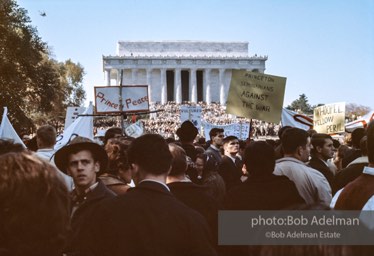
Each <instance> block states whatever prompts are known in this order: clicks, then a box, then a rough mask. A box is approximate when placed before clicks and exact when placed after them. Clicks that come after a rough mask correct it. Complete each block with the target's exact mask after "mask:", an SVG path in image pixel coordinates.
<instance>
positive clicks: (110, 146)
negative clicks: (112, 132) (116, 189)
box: [105, 138, 130, 175]
mask: <svg viewBox="0 0 374 256" xmlns="http://www.w3.org/2000/svg"><path fill="white" fill-rule="evenodd" d="M128 147H129V145H128V144H126V141H125V140H123V139H121V138H111V139H109V140H108V142H107V144H106V145H105V151H106V153H107V154H108V168H107V170H106V173H109V174H113V175H118V172H119V169H120V168H121V169H123V170H128V169H130V165H129V163H128V159H127V152H126V150H127V149H128Z"/></svg>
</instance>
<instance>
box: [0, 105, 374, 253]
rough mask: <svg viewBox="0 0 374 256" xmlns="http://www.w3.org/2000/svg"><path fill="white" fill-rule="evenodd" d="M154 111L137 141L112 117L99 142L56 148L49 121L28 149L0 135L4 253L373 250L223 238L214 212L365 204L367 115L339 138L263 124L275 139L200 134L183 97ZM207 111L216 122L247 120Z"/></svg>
mask: <svg viewBox="0 0 374 256" xmlns="http://www.w3.org/2000/svg"><path fill="white" fill-rule="evenodd" d="M153 107H154V110H163V111H159V112H155V113H153V114H151V116H150V118H149V120H147V121H144V127H145V129H146V132H145V133H144V134H143V135H141V136H139V137H137V138H134V137H129V136H126V135H125V134H124V133H123V131H122V128H120V127H119V125H118V123H117V121H116V120H114V121H113V123H111V122H106V123H105V122H102V123H101V124H100V125H99V126H97V127H100V128H105V130H106V132H105V134H104V136H103V137H102V141H101V143H97V142H95V141H92V140H91V139H89V138H85V137H81V136H78V135H74V136H72V137H71V138H70V140H69V142H68V143H67V144H66V145H64V146H63V147H61V148H59V149H58V150H55V149H54V146H55V144H56V137H57V131H56V129H55V128H54V127H53V126H51V125H47V124H46V125H43V126H41V127H39V128H38V130H37V132H36V145H32V146H31V144H30V145H28V143H27V142H26V146H28V147H27V148H24V147H23V146H22V145H21V144H17V143H14V142H13V141H11V140H6V139H0V256H19V255H52V256H54V255H60V256H62V255H65V256H76V255H88V256H95V255H97V256H105V255H108V256H109V255H110V256H112V255H113V256H115V255H160V256H161V255H223V256H225V255H373V253H374V246H368V245H365V246H349V245H322V244H320V245H260V244H259V245H255V246H244V245H240V246H238V245H223V244H220V243H219V241H221V240H220V239H219V237H220V236H221V235H222V234H219V229H220V228H219V221H218V220H219V215H218V212H219V211H220V210H263V211H268V210H304V211H310V210H329V211H330V210H332V209H336V210H355V211H366V210H368V211H372V210H373V209H374V121H372V122H371V123H370V124H368V126H367V127H365V128H357V129H355V130H354V131H353V132H352V133H351V134H349V136H347V139H346V140H344V141H338V140H336V139H334V138H332V137H331V136H330V135H328V134H323V133H317V132H316V131H314V130H308V131H305V130H302V129H299V128H295V127H290V126H283V127H280V126H279V125H273V124H267V123H265V122H261V121H255V122H252V123H253V126H254V127H258V129H259V131H261V130H263V129H264V130H265V132H264V134H261V135H264V136H266V135H270V134H271V135H272V137H271V138H270V137H267V138H266V137H264V138H261V139H258V138H256V136H251V138H249V139H247V140H246V141H242V140H239V139H238V138H237V137H235V136H231V135H230V136H225V133H224V129H222V128H213V129H211V130H210V132H209V138H205V139H202V138H200V137H199V136H198V134H199V131H198V129H197V128H196V127H195V126H194V124H193V123H192V122H190V121H184V122H182V123H181V122H180V121H179V116H178V108H179V105H178V104H175V103H169V104H167V105H163V106H161V105H157V104H156V105H155V106H153ZM202 107H203V111H202V113H203V119H204V120H207V121H208V122H211V123H214V124H229V123H231V122H238V121H240V122H247V121H248V120H246V119H235V118H234V119H233V117H232V116H230V115H228V114H226V113H225V111H224V107H222V106H220V105H218V104H210V105H205V104H202ZM106 126H108V127H106ZM262 126H263V127H264V128H262V129H261V128H260V127H262ZM160 134H161V135H160ZM373 224H374V221H373V220H366V222H364V223H363V225H366V226H367V228H369V229H372V228H373V227H374V225H373ZM243 225H247V223H243ZM253 235H254V236H255V235H257V234H253ZM359 235H360V234H357V236H359Z"/></svg>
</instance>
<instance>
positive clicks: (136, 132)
mask: <svg viewBox="0 0 374 256" xmlns="http://www.w3.org/2000/svg"><path fill="white" fill-rule="evenodd" d="M125 132H126V135H127V136H130V137H134V138H138V137H140V136H142V134H143V132H144V129H143V123H142V122H140V121H137V122H136V123H134V124H132V125H130V126H128V127H126V129H125Z"/></svg>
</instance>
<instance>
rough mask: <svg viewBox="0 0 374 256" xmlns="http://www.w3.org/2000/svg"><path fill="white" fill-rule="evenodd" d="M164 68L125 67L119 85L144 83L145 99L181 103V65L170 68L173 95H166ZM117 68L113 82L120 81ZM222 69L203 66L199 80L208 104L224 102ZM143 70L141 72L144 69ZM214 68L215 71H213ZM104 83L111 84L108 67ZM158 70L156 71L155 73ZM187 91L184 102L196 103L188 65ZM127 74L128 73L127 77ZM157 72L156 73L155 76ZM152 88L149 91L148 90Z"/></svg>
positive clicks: (192, 71)
mask: <svg viewBox="0 0 374 256" xmlns="http://www.w3.org/2000/svg"><path fill="white" fill-rule="evenodd" d="M167 69H168V68H166V67H165V68H159V67H157V68H152V67H146V68H144V69H143V70H140V69H125V70H123V71H124V72H125V71H126V74H128V75H127V77H125V75H124V77H123V78H122V85H130V84H131V85H137V84H144V83H145V82H146V84H147V85H148V98H149V102H161V103H162V104H165V103H166V102H167V100H168V98H171V99H172V100H174V101H175V102H176V103H178V104H180V103H182V82H183V81H182V68H176V69H174V95H173V97H170V96H171V95H169V97H168V95H167V94H168V89H167V88H168V85H167V72H166V71H167ZM121 70H122V69H120V68H119V69H114V74H116V82H117V83H116V85H119V84H120V82H121V81H120V80H121ZM226 70H228V69H225V68H220V69H213V68H206V69H203V81H202V85H200V84H199V86H202V90H203V91H202V94H203V101H205V102H206V103H208V104H210V103H212V102H218V101H219V102H220V104H222V105H225V104H226V99H227V95H226V94H227V88H228V86H229V85H227V84H226V82H227V81H226V80H227V79H226V75H228V74H226ZM144 71H145V72H144ZM217 71H218V72H217ZM104 72H105V84H106V86H110V85H111V75H113V70H112V69H105V70H104ZM158 72H159V73H158ZM188 72H189V85H188V87H189V92H188V99H187V100H188V101H190V102H192V103H197V101H198V83H197V82H198V81H197V69H196V68H189V69H188ZM130 74H131V76H130ZM159 75H160V76H159ZM200 83H201V81H200ZM152 91H153V92H152Z"/></svg>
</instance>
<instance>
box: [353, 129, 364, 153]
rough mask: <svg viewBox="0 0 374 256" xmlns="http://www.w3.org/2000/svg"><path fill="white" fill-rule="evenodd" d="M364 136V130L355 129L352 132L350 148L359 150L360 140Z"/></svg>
mask: <svg viewBox="0 0 374 256" xmlns="http://www.w3.org/2000/svg"><path fill="white" fill-rule="evenodd" d="M365 135H366V131H365V128H356V129H354V130H353V132H352V137H351V138H352V147H354V148H360V140H361V139H362V137H364V136H365Z"/></svg>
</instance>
